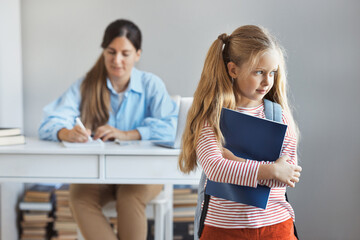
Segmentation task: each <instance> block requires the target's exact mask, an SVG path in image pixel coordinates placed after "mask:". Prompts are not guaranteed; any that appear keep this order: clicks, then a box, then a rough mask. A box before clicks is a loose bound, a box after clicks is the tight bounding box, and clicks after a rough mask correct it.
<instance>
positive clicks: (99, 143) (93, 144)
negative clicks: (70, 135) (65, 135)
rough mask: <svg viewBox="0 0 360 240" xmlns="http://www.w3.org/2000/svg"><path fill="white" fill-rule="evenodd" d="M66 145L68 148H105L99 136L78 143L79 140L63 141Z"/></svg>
mask: <svg viewBox="0 0 360 240" xmlns="http://www.w3.org/2000/svg"><path fill="white" fill-rule="evenodd" d="M61 143H62V144H63V145H64V147H67V148H103V147H104V146H105V144H104V142H103V141H102V140H101V139H100V138H98V139H97V140H93V141H88V142H86V143H78V142H66V141H62V142H61Z"/></svg>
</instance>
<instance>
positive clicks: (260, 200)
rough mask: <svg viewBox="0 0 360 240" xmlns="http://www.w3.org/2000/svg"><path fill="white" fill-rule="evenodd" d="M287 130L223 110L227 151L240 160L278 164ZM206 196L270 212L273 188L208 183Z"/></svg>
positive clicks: (262, 120)
mask: <svg viewBox="0 0 360 240" xmlns="http://www.w3.org/2000/svg"><path fill="white" fill-rule="evenodd" d="M286 128H287V126H286V125H284V124H281V123H277V122H274V121H271V120H267V119H263V118H258V117H254V116H250V115H247V114H244V113H240V112H237V111H234V110H230V109H227V108H223V109H222V112H221V117H220V129H221V132H222V134H223V135H224V138H225V147H226V148H227V149H229V150H230V151H231V152H232V153H234V154H235V155H236V156H238V157H241V158H245V159H251V160H258V161H275V160H277V159H278V158H279V156H280V153H281V148H282V145H283V142H284V137H285V133H286ZM205 192H206V194H209V195H212V196H216V197H220V198H224V199H227V200H231V201H235V202H239V203H244V204H247V205H251V206H255V207H259V208H262V209H266V205H267V202H268V199H269V195H270V188H269V187H266V186H260V185H258V187H257V188H252V187H246V186H240V185H234V184H230V183H219V182H214V181H210V180H208V181H207V185H206V190H205Z"/></svg>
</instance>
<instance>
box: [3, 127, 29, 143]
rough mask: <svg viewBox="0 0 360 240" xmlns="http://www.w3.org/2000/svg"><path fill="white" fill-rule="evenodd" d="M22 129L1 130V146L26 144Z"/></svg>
mask: <svg viewBox="0 0 360 240" xmlns="http://www.w3.org/2000/svg"><path fill="white" fill-rule="evenodd" d="M24 143H25V137H24V136H23V135H21V129H20V128H0V146H6V145H16V144H24Z"/></svg>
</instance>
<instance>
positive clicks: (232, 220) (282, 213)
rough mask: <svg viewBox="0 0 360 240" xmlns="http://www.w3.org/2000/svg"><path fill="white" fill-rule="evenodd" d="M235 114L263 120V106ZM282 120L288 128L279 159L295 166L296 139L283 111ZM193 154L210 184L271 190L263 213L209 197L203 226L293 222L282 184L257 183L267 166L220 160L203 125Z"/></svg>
mask: <svg viewBox="0 0 360 240" xmlns="http://www.w3.org/2000/svg"><path fill="white" fill-rule="evenodd" d="M237 110H238V111H239V112H242V113H246V114H249V115H252V116H256V117H260V118H265V113H264V104H261V105H260V106H257V107H254V108H238V109H237ZM282 120H283V123H284V124H286V125H288V128H287V131H286V134H285V139H284V144H283V148H282V151H281V155H285V154H286V155H288V156H289V157H290V161H289V163H291V164H297V156H296V141H297V140H296V135H295V132H294V129H293V128H292V126H290V125H289V121H288V118H287V114H286V113H284V111H283V115H282ZM196 153H197V157H198V161H199V163H200V165H201V166H202V168H203V170H204V172H205V174H206V176H207V177H208V178H209V179H210V180H212V181H216V182H223V183H232V184H237V185H243V186H249V187H256V186H257V185H258V184H260V185H266V186H268V187H270V188H271V191H270V196H269V201H268V205H267V207H266V209H265V210H264V209H261V208H257V207H253V206H249V205H246V204H242V203H237V202H233V201H229V200H225V199H222V198H218V197H214V196H211V198H210V202H209V207H208V212H207V216H206V219H205V224H206V225H209V226H214V227H220V228H259V227H264V226H270V225H274V224H277V223H281V222H284V221H286V220H288V219H289V218H290V217H291V218H293V219H294V220H295V215H294V210H293V209H292V207H291V206H290V204H289V203H288V202H287V201H286V200H285V191H286V186H285V184H283V183H281V182H278V181H276V180H261V181H258V180H257V175H258V170H259V166H260V164H271V163H269V162H260V161H255V160H246V162H237V161H233V160H228V159H225V158H223V156H222V153H221V150H220V148H219V146H218V145H217V142H216V138H215V134H214V131H213V129H212V127H211V126H210V125H209V124H208V123H205V124H204V128H203V129H202V131H201V134H200V138H199V140H198V143H197V148H196ZM257 160H261V159H257ZM205 184H206V183H205Z"/></svg>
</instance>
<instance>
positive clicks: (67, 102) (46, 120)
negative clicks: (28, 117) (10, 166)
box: [38, 80, 82, 141]
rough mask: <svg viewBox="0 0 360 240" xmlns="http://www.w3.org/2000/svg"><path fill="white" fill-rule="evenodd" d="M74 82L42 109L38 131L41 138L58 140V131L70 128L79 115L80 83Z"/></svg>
mask: <svg viewBox="0 0 360 240" xmlns="http://www.w3.org/2000/svg"><path fill="white" fill-rule="evenodd" d="M81 82H82V80H79V81H77V82H75V83H74V84H73V85H72V86H71V87H70V88H69V89H68V90H67V91H66V92H65V93H64V94H63V95H62V96H61V97H59V98H58V99H56V100H55V101H53V102H51V103H50V104H48V105H47V106H45V107H44V109H43V119H42V122H41V125H40V127H39V130H38V133H39V137H40V139H42V140H51V141H59V140H61V139H59V138H58V137H59V136H58V132H59V131H60V130H61V129H64V128H65V129H72V128H73V126H74V125H75V118H76V117H78V116H79V115H80V111H79V106H80V99H81V97H80V84H81Z"/></svg>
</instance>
